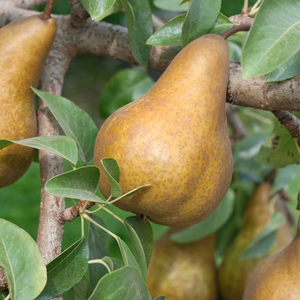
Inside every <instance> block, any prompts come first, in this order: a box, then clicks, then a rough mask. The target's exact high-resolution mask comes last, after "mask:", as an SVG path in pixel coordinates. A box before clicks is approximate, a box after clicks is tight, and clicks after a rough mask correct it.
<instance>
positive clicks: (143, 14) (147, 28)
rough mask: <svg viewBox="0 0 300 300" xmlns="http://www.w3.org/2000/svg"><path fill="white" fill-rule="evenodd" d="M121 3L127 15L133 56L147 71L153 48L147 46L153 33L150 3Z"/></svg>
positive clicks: (145, 0)
mask: <svg viewBox="0 0 300 300" xmlns="http://www.w3.org/2000/svg"><path fill="white" fill-rule="evenodd" d="M121 2H122V4H123V7H124V9H125V13H126V18H127V24H128V37H129V42H130V47H131V51H132V55H133V57H134V58H135V59H136V61H137V62H138V63H139V64H140V65H141V66H142V67H144V68H145V69H147V66H148V59H149V55H150V51H151V46H149V45H146V41H147V39H148V38H149V37H150V36H151V35H152V32H153V29H152V26H153V25H152V17H151V8H150V5H149V2H148V0H121Z"/></svg>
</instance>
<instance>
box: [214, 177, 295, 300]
mask: <svg viewBox="0 0 300 300" xmlns="http://www.w3.org/2000/svg"><path fill="white" fill-rule="evenodd" d="M270 192H271V184H270V183H267V182H266V183H262V184H260V185H259V186H258V187H257V188H256V189H255V190H254V192H253V194H252V195H251V197H250V199H249V202H248V204H247V208H246V211H245V215H244V220H243V225H242V228H241V230H240V232H239V233H238V235H237V236H236V238H235V239H234V241H233V243H232V245H231V247H230V249H229V250H228V253H227V254H226V255H225V257H224V260H223V262H222V264H221V266H220V268H219V270H218V285H219V290H220V294H221V296H222V299H223V300H241V299H242V297H243V293H244V289H245V287H246V282H247V279H248V277H249V276H250V274H251V273H252V272H253V270H254V269H255V268H256V266H257V265H258V264H259V263H260V262H261V261H263V260H264V259H265V258H266V257H268V256H270V255H271V254H273V253H274V252H278V251H280V250H282V249H283V248H284V247H286V246H287V245H288V244H289V243H290V241H291V240H292V238H293V236H292V233H291V231H290V229H289V225H288V224H287V223H286V224H284V225H282V226H281V227H280V228H279V229H278V231H277V234H276V239H275V243H274V245H273V246H272V248H271V250H270V251H269V253H268V254H266V255H265V256H263V257H261V258H251V259H244V260H241V259H240V257H241V255H242V254H243V252H244V251H245V250H246V248H247V247H248V245H249V244H250V242H251V241H252V240H253V239H254V237H255V236H257V234H259V233H260V232H261V231H262V230H263V229H264V228H265V226H266V225H267V223H268V222H269V220H270V218H271V212H270V199H271V194H270ZM266 299H268V298H266Z"/></svg>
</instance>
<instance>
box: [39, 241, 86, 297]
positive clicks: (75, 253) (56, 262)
mask: <svg viewBox="0 0 300 300" xmlns="http://www.w3.org/2000/svg"><path fill="white" fill-rule="evenodd" d="M88 261H89V249H88V245H87V242H86V240H85V238H82V239H80V240H78V241H77V242H76V243H74V244H73V245H72V246H71V247H69V248H68V249H66V250H65V251H63V252H62V253H61V254H60V255H58V256H57V257H56V258H55V259H53V260H52V261H51V262H50V263H49V264H48V265H47V284H46V287H45V289H44V290H43V292H42V293H41V294H40V295H39V297H38V298H37V299H36V300H47V299H52V298H54V297H56V296H58V295H60V294H62V293H64V292H65V291H67V290H69V289H70V288H71V287H72V286H74V285H75V284H76V283H77V282H79V281H80V280H81V278H82V277H83V275H84V274H85V271H86V269H87V267H88Z"/></svg>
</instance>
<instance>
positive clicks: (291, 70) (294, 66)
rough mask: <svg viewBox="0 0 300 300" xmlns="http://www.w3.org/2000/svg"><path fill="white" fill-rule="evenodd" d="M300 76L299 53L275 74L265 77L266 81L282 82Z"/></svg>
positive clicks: (274, 72)
mask: <svg viewBox="0 0 300 300" xmlns="http://www.w3.org/2000/svg"><path fill="white" fill-rule="evenodd" d="M298 74H300V53H299V52H297V53H296V54H295V55H294V56H293V57H291V58H290V59H289V60H288V61H286V62H285V63H284V64H282V65H281V66H279V67H278V68H277V69H276V70H274V71H273V72H271V73H269V74H266V75H265V76H264V81H282V80H286V79H289V78H293V77H295V76H297V75H298Z"/></svg>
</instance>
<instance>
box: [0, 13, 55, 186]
mask: <svg viewBox="0 0 300 300" xmlns="http://www.w3.org/2000/svg"><path fill="white" fill-rule="evenodd" d="M55 33H56V22H55V20H54V19H53V18H48V19H47V20H42V15H35V16H31V17H28V18H24V19H21V20H17V21H14V22H12V23H10V24H8V25H6V26H4V27H2V28H1V29H0V120H1V122H0V139H9V140H16V141H18V140H22V139H26V138H31V137H35V136H36V135H37V119H36V110H35V101H34V93H33V91H32V90H31V88H30V87H31V86H32V87H35V88H36V87H37V85H38V81H39V79H40V76H41V72H42V69H43V67H44V64H45V61H46V58H47V56H48V54H49V51H50V49H51V47H52V44H53V41H54V37H55ZM34 151H35V150H34V149H33V148H29V147H25V146H20V145H11V146H8V147H6V148H4V149H2V150H0V188H2V187H5V186H8V185H10V184H12V183H14V182H15V181H17V180H18V179H19V178H20V177H21V176H23V174H24V173H25V172H26V171H27V169H28V168H29V166H30V164H31V162H32V159H33V156H34Z"/></svg>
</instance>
